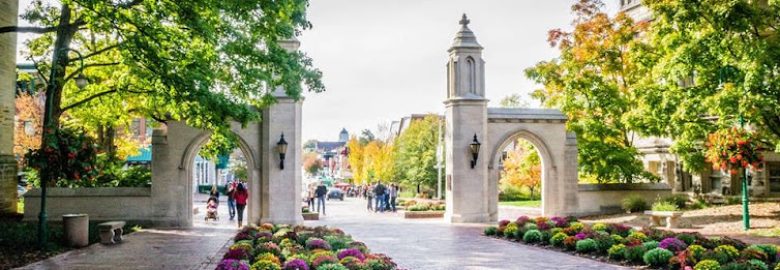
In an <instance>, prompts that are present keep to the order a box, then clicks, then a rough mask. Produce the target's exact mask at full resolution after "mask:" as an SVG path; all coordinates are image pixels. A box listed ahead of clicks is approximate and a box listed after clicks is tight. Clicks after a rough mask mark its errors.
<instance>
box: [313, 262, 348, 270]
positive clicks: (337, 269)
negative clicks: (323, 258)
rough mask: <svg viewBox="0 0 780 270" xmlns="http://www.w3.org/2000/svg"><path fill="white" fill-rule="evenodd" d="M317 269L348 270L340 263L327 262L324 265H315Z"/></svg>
mask: <svg viewBox="0 0 780 270" xmlns="http://www.w3.org/2000/svg"><path fill="white" fill-rule="evenodd" d="M317 270H349V268H347V267H346V266H343V265H341V264H337V263H329V264H325V265H320V267H317Z"/></svg>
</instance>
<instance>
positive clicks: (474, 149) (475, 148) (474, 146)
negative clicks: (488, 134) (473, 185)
mask: <svg viewBox="0 0 780 270" xmlns="http://www.w3.org/2000/svg"><path fill="white" fill-rule="evenodd" d="M481 145H482V144H480V143H479V141H478V140H477V134H476V133H474V140H473V141H472V142H471V144H469V150H471V168H472V169H474V167H475V166H477V158H478V157H479V147H480V146H481Z"/></svg>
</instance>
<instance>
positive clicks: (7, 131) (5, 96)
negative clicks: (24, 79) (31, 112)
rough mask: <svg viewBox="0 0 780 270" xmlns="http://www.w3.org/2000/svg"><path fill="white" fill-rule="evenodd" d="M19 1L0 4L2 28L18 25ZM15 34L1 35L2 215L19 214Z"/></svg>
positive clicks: (0, 205) (7, 1)
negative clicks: (15, 133)
mask: <svg viewBox="0 0 780 270" xmlns="http://www.w3.org/2000/svg"><path fill="white" fill-rule="evenodd" d="M18 12H19V1H18V0H6V1H0V26H11V25H16V24H17V18H18V17H19V16H18ZM15 98H16V33H3V34H0V212H6V213H7V212H16V160H14V153H13V150H14V115H15V114H16V108H15V105H14V100H15Z"/></svg>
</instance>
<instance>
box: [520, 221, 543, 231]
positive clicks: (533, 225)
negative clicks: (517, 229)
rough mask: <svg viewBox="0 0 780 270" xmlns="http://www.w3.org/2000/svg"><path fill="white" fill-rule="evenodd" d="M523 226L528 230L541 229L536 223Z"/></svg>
mask: <svg viewBox="0 0 780 270" xmlns="http://www.w3.org/2000/svg"><path fill="white" fill-rule="evenodd" d="M523 228H525V230H526V231H530V230H538V229H539V227H538V226H536V224H534V223H526V224H525V226H523Z"/></svg>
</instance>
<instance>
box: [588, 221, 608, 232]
mask: <svg viewBox="0 0 780 270" xmlns="http://www.w3.org/2000/svg"><path fill="white" fill-rule="evenodd" d="M590 228H591V229H593V230H594V231H597V232H604V231H607V224H604V223H600V222H599V223H596V224H593V226H591V227H590Z"/></svg>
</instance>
